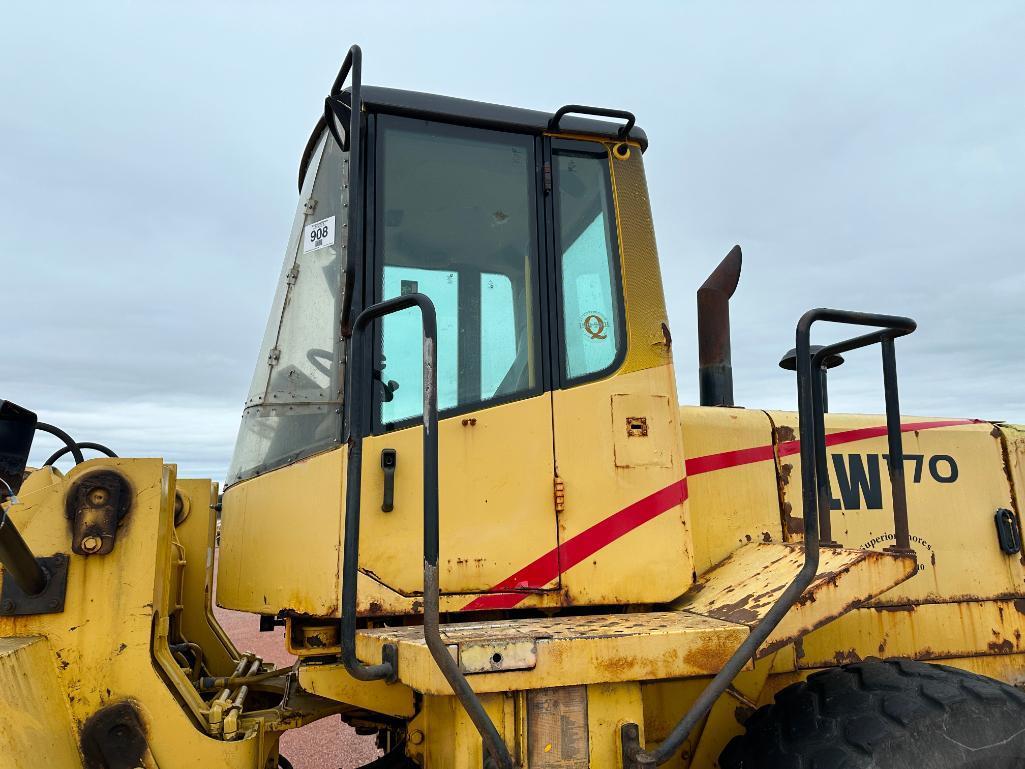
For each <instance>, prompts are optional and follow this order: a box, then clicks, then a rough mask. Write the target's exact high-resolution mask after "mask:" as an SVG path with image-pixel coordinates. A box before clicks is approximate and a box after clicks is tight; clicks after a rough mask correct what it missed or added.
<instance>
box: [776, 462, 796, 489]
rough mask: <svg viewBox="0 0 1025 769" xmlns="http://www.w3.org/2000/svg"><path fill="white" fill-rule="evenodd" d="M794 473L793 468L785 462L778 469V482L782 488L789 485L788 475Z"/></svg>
mask: <svg viewBox="0 0 1025 769" xmlns="http://www.w3.org/2000/svg"><path fill="white" fill-rule="evenodd" d="M792 472H794V466H793V465H792V464H790V463H789V462H787V463H786V464H785V465H780V467H779V480H780V483H782V484H783V485H784V486H786V485H787V484H789V483H790V474H791V473H792Z"/></svg>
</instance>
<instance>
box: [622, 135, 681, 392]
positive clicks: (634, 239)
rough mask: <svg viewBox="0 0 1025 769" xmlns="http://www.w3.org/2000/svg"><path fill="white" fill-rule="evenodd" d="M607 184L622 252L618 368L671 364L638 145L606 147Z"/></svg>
mask: <svg viewBox="0 0 1025 769" xmlns="http://www.w3.org/2000/svg"><path fill="white" fill-rule="evenodd" d="M611 157H612V161H611V165H612V184H613V188H614V191H615V201H616V214H617V216H618V219H619V245H620V251H621V253H622V258H623V301H624V304H625V307H626V325H627V332H628V335H629V348H628V349H627V353H626V360H624V361H623V365H622V367H621V368H620V370H619V373H622V374H626V373H629V372H632V371H640V370H642V369H647V368H655V367H660V366H666V365H672V349H671V345H670V343H669V338H668V336H667V335H668V331H669V317H668V315H667V314H666V302H665V296H664V294H663V291H662V272H661V269H660V267H659V264H658V250H657V248H656V246H655V227H654V224H653V223H652V219H651V206H650V204H649V202H648V184H647V181H646V179H645V177H644V160H643V158H642V155H641V153H640V152H639V151H636V150H634V151H631V152H630V155H629V157H627V158H626V159H621V158H620V157H618V156H617V155H616V154H615V153H611Z"/></svg>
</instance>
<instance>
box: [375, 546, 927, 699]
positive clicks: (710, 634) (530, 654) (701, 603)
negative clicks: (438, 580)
mask: <svg viewBox="0 0 1025 769" xmlns="http://www.w3.org/2000/svg"><path fill="white" fill-rule="evenodd" d="M803 557H804V556H803V552H802V549H801V547H800V545H787V544H782V545H781V544H751V545H746V546H744V547H742V548H740V549H739V550H737V551H736V552H734V553H733V554H732V555H731V556H730V557H729V558H727V559H726V560H725V561H723V562H722V563H721V564H719V565H718V566H716V567H714V568H712V569H710V570H709V571H708V572H707V573H706V574H705V575H703V576H702V578H701V579H700V580H699V581H698V582H697V583H696V584H695V586H694V588H692V589H691V590H690V591H689V592H688V593H687V594H686V595H685V596H683V597H682V598H681V599H680V600H679V601H678V602H676V604H674V606H673V607H672V609H671V610H667V611H655V612H643V613H636V614H631V613H618V614H602V615H586V616H572V617H569V616H566V617H554V618H547V619H506V620H497V621H490V622H456V623H450V624H445V625H442V627H441V631H442V638H443V639H444V640H445V643H446V644H447V646H448V649H449V652H450V653H451V654H452V656H453V658H454V659H455V660H456V661H457V662H458V663H459V666H460V668H461V670H462V671H463V673H465V674H466V675H467V677H468V680H469V681H470V683H471V685H472V686H473V689H474V690H475V691H477V692H478V693H483V692H504V691H517V690H522V689H539V688H547V687H555V686H572V685H578V684H593V683H614V682H619V681H648V680H656V679H667V678H687V677H695V676H710V675H714V674H715V673H717V672H718V671H719V670H720V669H721V668H722V666H723V664H724V663H725V662H726V660H727V659H729V657H730V655H731V654H733V652H734V651H735V650H736V649H737V647H738V646H740V644H741V643H742V642H743V641H744V639H745V638H746V637H747V636H748V634H749V633H750V632H751V629H752V628H753V627H754V626H756V625H757V624H758V622H759V621H760V620H761V618H762V617H764V615H765V612H766V611H768V608H769V607H770V606H771V605H772V604H773V602H774V601H775V600H776V598H778V597H779V595H780V594H781V593H782V592H783V590H784V589H785V588H786V586H787V585H788V584H789V583H790V581H791V580H792V579H793V578H794V577H795V576H796V574H797V572H798V571H799V570H800V568H801V564H802V563H803ZM915 569H916V564H915V560H914V558H913V557H908V556H895V555H891V554H888V553H879V552H874V551H865V550H841V549H831V550H825V549H824V550H822V552H821V559H820V566H819V571H818V574H817V576H816V577H815V580H814V581H813V582H812V584H811V586H810V587H809V588H808V590H807V591H806V592H805V594H804V596H803V597H802V599H801V601H800V602H798V604H797V605H796V606H795V607H794V608H793V610H792V611H791V612H790V614H789V615H788V616H787V618H786V619H785V620H784V621H783V622H782V623H781V624H780V626H779V627H778V628H777V629H776V630H775V631H774V632H773V634H772V635H771V636H770V637H769V640H768V642H767V643H766V644H765V645H764V646H763V649H762V651H761V653H762V654H765V653H769V652H771V651H773V650H775V649H778V648H781V647H782V646H785V645H787V644H789V643H792V642H793V641H794V640H796V639H797V638H799V637H800V636H801V635H803V634H805V633H807V632H810V631H811V630H813V629H814V628H816V627H819V626H821V625H823V624H825V623H826V622H828V621H829V620H831V619H834V618H835V617H838V616H840V614H842V613H844V612H846V611H848V610H849V609H850V608H853V607H854V606H857V605H859V604H861V603H863V602H865V601H867V600H869V599H871V598H874V597H875V596H877V595H880V594H882V593H884V592H885V591H887V590H889V589H890V588H892V587H893V586H894V585H896V584H899V583H900V582H903V581H904V580H905V579H907V578H908V577H909V576H911V575H912V574H913V573H914V572H915ZM385 644H394V645H395V646H396V647H397V649H398V658H399V664H398V677H399V680H400V681H401V682H402V683H404V684H406V685H408V686H410V687H412V688H413V689H416V690H417V691H420V692H423V693H425V694H440V695H446V694H450V693H451V689H450V687H449V685H448V682H447V681H446V680H445V678H444V676H442V674H441V671H440V670H439V669H438V666H437V665H436V664H435V662H434V660H433V658H432V657H431V654H430V651H429V650H428V648H427V645H426V643H425V641H424V637H423V628H422V627H420V626H409V627H395V628H374V629H368V630H361V631H359V633H358V634H357V637H356V651H357V654H358V656H359V657H360V658H361V659H363V660H366V661H377V660H380V659H381V652H382V648H383V646H384V645H385Z"/></svg>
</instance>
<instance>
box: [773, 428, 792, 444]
mask: <svg viewBox="0 0 1025 769" xmlns="http://www.w3.org/2000/svg"><path fill="white" fill-rule="evenodd" d="M796 439H797V436H796V435H795V434H794V428H792V427H790V426H789V425H780V426H779V427H777V428H776V441H777V442H778V443H785V442H786V441H792V440H796Z"/></svg>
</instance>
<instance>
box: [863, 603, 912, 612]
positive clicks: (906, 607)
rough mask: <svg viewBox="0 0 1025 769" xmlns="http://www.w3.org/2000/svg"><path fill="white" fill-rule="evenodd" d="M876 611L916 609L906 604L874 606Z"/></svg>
mask: <svg viewBox="0 0 1025 769" xmlns="http://www.w3.org/2000/svg"><path fill="white" fill-rule="evenodd" d="M872 608H873V609H875V610H876V611H914V610H915V607H914V606H912V605H911V604H904V605H902V606H873V607H872Z"/></svg>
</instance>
